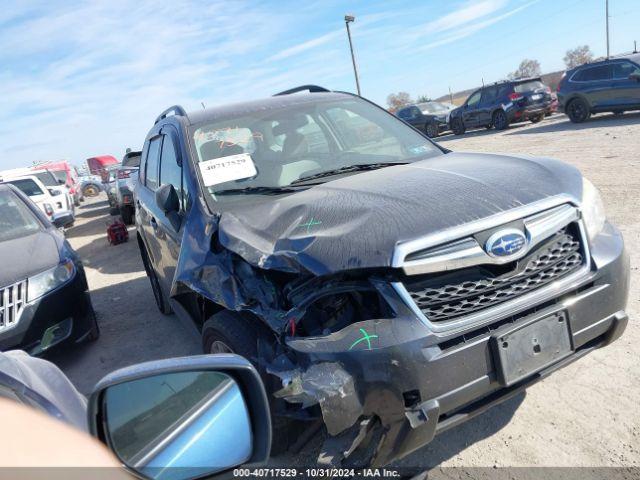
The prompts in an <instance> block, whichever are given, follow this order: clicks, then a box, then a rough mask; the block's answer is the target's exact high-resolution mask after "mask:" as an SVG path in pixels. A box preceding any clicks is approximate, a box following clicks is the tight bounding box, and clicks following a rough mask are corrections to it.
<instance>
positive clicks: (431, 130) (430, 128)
mask: <svg viewBox="0 0 640 480" xmlns="http://www.w3.org/2000/svg"><path fill="white" fill-rule="evenodd" d="M424 131H425V133H426V134H427V137H429V138H436V137H437V136H438V135H439V134H440V129H439V128H438V124H437V123H436V122H429V123H427V124H426V125H425V126H424Z"/></svg>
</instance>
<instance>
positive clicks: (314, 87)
mask: <svg viewBox="0 0 640 480" xmlns="http://www.w3.org/2000/svg"><path fill="white" fill-rule="evenodd" d="M307 90H308V91H309V93H319V92H330V91H331V90H328V89H326V88H324V87H319V86H318V85H300V86H299V87H295V88H291V89H289V90H285V91H284V92H280V93H276V94H275V95H274V97H278V96H280V95H290V94H292V93H297V92H304V91H307Z"/></svg>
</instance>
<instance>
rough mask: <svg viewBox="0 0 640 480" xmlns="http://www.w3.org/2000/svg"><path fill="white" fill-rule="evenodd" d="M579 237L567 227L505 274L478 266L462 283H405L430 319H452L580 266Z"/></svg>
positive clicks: (496, 302)
mask: <svg viewBox="0 0 640 480" xmlns="http://www.w3.org/2000/svg"><path fill="white" fill-rule="evenodd" d="M578 239H579V236H578V234H575V235H574V234H573V233H572V232H571V229H569V228H565V229H563V230H561V231H560V232H558V233H557V234H555V235H554V236H553V237H552V238H551V239H550V240H549V241H547V242H545V243H544V244H543V245H542V246H541V247H539V248H537V249H536V250H534V251H533V252H531V253H529V254H528V255H527V256H526V257H524V258H523V259H521V260H519V261H518V262H514V265H513V267H512V269H511V270H510V271H509V272H507V273H505V274H502V275H498V276H491V275H490V274H489V273H488V272H487V273H480V272H483V270H478V269H475V270H474V278H473V279H469V280H466V281H463V282H460V283H449V282H446V281H445V282H442V283H441V284H436V285H434V284H433V281H430V279H429V278H428V277H427V279H426V281H424V280H423V279H421V278H415V277H413V278H410V279H409V280H407V281H406V282H405V283H404V286H405V288H406V290H407V292H408V293H409V295H410V296H411V298H412V299H413V301H414V302H415V303H416V305H417V306H418V308H419V309H420V310H421V311H422V313H423V314H424V315H425V316H426V317H427V318H428V319H429V321H431V322H445V321H448V320H453V319H455V318H458V317H463V316H465V315H469V314H471V313H475V312H477V311H479V310H482V309H485V308H488V307H491V306H494V305H497V304H499V303H502V302H505V301H508V300H510V299H513V298H515V297H517V296H520V295H524V294H526V293H528V292H530V291H532V290H535V289H537V288H540V287H543V286H545V285H547V284H549V283H551V282H553V281H554V280H556V279H558V278H561V277H563V276H565V275H567V274H569V273H571V272H573V271H575V270H577V269H579V268H580V266H581V265H582V264H583V261H584V257H583V254H582V249H581V245H580V241H579V240H578ZM518 265H520V268H518ZM457 274H458V275H457V276H458V277H459V275H464V274H465V272H464V270H463V271H460V272H457ZM478 277H480V278H478ZM447 278H449V279H450V278H451V277H447ZM425 285H427V286H425Z"/></svg>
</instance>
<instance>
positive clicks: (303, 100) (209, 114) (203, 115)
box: [167, 92, 358, 125]
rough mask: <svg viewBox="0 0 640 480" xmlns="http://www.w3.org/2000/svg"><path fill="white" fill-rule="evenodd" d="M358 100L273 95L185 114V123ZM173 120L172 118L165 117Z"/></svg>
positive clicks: (328, 94)
mask: <svg viewBox="0 0 640 480" xmlns="http://www.w3.org/2000/svg"><path fill="white" fill-rule="evenodd" d="M349 98H351V99H352V98H358V97H355V96H354V95H351V94H348V93H342V92H314V93H292V94H289V95H275V96H273V97H267V98H262V99H258V100H251V101H246V102H236V103H229V104H225V105H220V106H215V107H209V108H205V109H203V110H196V111H193V112H189V113H188V114H187V121H188V123H189V124H190V125H197V124H201V123H207V122H211V121H216V120H220V119H224V118H226V117H230V116H237V115H242V114H250V113H253V112H258V111H264V110H271V109H274V110H275V109H280V108H286V107H292V106H296V105H304V104H309V103H313V102H316V101H318V100H320V101H330V100H344V99H349ZM167 118H173V117H167Z"/></svg>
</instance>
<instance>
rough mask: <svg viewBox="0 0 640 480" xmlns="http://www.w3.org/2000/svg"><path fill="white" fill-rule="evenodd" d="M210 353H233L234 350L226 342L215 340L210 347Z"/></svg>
mask: <svg viewBox="0 0 640 480" xmlns="http://www.w3.org/2000/svg"><path fill="white" fill-rule="evenodd" d="M209 353H233V350H231V347H229V346H228V345H227V344H226V343H224V342H221V341H220V340H215V341H214V342H213V343H212V344H211V347H210V348H209Z"/></svg>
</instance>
